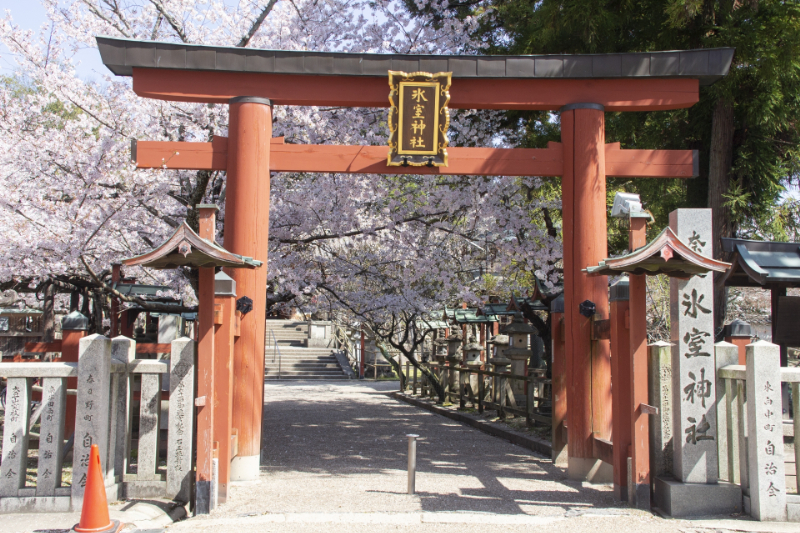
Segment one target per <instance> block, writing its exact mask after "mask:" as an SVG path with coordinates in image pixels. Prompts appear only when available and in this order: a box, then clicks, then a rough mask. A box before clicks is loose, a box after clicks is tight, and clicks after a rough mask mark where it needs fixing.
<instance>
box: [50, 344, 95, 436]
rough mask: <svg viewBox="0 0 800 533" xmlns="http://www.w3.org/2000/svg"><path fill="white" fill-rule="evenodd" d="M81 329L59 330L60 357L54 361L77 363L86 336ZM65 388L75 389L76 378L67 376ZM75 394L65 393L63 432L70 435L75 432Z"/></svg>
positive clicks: (76, 386) (76, 385)
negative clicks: (65, 408) (65, 405)
mask: <svg viewBox="0 0 800 533" xmlns="http://www.w3.org/2000/svg"><path fill="white" fill-rule="evenodd" d="M86 333H87V332H86V331H83V330H77V331H76V330H68V329H65V330H62V331H61V357H59V358H56V359H54V361H58V362H62V363H77V362H78V354H79V350H80V342H81V339H82V338H84V337H85V336H86ZM67 388H68V389H77V388H78V378H67ZM76 401H77V396H70V395H67V412H66V416H65V421H64V434H65V435H72V434H73V433H74V432H75V406H76V405H77V403H76Z"/></svg>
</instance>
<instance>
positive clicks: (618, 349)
mask: <svg viewBox="0 0 800 533" xmlns="http://www.w3.org/2000/svg"><path fill="white" fill-rule="evenodd" d="M628 290H629V282H628V279H627V278H621V279H620V280H618V281H617V282H616V283H614V284H613V285H612V286H611V298H610V306H611V316H610V320H611V387H612V389H613V391H614V395H613V397H612V414H613V417H612V420H613V426H614V429H613V441H614V497H615V498H616V499H617V500H618V501H623V502H624V501H628V449H629V448H630V445H631V409H630V406H631V402H633V400H632V399H631V368H632V362H631V342H630V341H631V339H630V331H629V329H630V328H629V320H630V311H629V302H628V298H629V297H628Z"/></svg>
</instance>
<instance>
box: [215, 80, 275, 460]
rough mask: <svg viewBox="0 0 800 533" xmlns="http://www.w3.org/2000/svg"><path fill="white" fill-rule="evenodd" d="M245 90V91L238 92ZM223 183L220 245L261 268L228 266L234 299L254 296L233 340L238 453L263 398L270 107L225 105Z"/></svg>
mask: <svg viewBox="0 0 800 533" xmlns="http://www.w3.org/2000/svg"><path fill="white" fill-rule="evenodd" d="M241 94H249V93H246V92H245V93H241ZM228 130H229V135H230V137H229V140H228V183H227V193H226V207H225V213H226V216H225V244H224V246H225V249H227V250H228V251H230V252H233V253H237V254H241V255H244V256H247V257H253V258H255V259H257V260H259V261H261V262H262V263H263V266H261V267H260V268H257V269H254V270H249V269H227V270H226V272H227V274H228V275H229V276H231V277H232V278H233V279H234V280H235V281H236V292H237V295H238V297H239V298H241V297H242V296H247V297H249V298H251V299H252V300H253V310H252V311H250V312H249V313H247V314H245V315H243V316H242V320H241V335H240V337H239V338H238V339H237V340H236V342H235V344H234V371H233V372H234V376H235V380H234V387H233V427H234V428H236V429H237V430H238V435H239V456H240V457H251V456H257V455H259V453H260V445H261V412H262V407H263V397H264V340H265V339H264V334H265V328H266V322H265V321H266V305H267V253H268V250H269V200H270V198H269V190H270V173H269V160H270V139H271V137H272V110H271V108H270V106H268V105H264V104H257V103H235V104H231V106H230V125H229V128H228Z"/></svg>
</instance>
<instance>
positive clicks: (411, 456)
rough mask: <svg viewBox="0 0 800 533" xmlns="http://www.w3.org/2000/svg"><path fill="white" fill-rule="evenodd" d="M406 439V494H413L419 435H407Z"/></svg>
mask: <svg viewBox="0 0 800 533" xmlns="http://www.w3.org/2000/svg"><path fill="white" fill-rule="evenodd" d="M406 437H408V493H409V494H414V493H415V487H414V486H415V484H416V474H417V438H418V437H419V435H414V434H409V435H406Z"/></svg>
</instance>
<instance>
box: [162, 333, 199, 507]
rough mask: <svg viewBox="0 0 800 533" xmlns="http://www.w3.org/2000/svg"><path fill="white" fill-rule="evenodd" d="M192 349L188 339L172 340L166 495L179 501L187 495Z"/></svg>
mask: <svg viewBox="0 0 800 533" xmlns="http://www.w3.org/2000/svg"><path fill="white" fill-rule="evenodd" d="M195 352H196V343H195V342H194V341H193V340H191V339H188V338H186V337H181V338H180V339H176V340H174V341H172V355H171V357H170V381H169V384H170V391H169V432H168V442H167V453H168V456H167V493H166V497H167V498H172V499H173V500H175V501H180V502H188V501H189V500H190V498H191V488H192V430H193V420H194V361H195Z"/></svg>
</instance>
